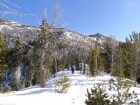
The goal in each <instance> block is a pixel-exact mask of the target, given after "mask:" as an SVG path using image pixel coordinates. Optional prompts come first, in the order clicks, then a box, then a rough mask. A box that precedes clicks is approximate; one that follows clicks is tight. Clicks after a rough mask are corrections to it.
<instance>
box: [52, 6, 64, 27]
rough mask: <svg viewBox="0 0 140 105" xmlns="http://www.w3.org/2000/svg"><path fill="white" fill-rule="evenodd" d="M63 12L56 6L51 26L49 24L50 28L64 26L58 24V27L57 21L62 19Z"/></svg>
mask: <svg viewBox="0 0 140 105" xmlns="http://www.w3.org/2000/svg"><path fill="white" fill-rule="evenodd" d="M63 12H64V10H63V9H62V8H61V6H60V5H59V4H57V5H56V6H55V7H54V9H53V21H52V24H51V26H50V27H51V28H53V27H58V26H59V27H60V26H62V25H64V24H65V23H63V24H59V25H58V21H59V20H60V19H61V18H62V16H63Z"/></svg>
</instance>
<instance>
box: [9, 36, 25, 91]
mask: <svg viewBox="0 0 140 105" xmlns="http://www.w3.org/2000/svg"><path fill="white" fill-rule="evenodd" d="M8 55H9V61H10V62H11V63H10V65H9V67H10V70H11V74H10V75H11V76H10V86H11V88H12V90H17V91H18V90H19V89H20V76H21V65H22V60H23V49H22V46H21V42H20V37H19V36H17V40H16V42H15V45H14V48H13V49H11V51H10V52H9V54H8Z"/></svg>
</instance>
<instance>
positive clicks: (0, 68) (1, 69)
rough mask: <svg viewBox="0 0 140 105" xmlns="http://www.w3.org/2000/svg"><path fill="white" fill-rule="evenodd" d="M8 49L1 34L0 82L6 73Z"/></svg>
mask: <svg viewBox="0 0 140 105" xmlns="http://www.w3.org/2000/svg"><path fill="white" fill-rule="evenodd" d="M8 52H9V48H7V47H6V42H5V41H4V38H3V35H2V33H0V80H1V79H2V77H3V76H4V75H5V73H6V70H5V69H6V67H7V65H8V61H7V53H8Z"/></svg>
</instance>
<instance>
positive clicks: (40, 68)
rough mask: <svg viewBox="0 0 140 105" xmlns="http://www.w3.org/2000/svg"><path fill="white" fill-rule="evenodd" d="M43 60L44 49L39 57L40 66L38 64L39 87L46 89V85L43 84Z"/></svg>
mask: <svg viewBox="0 0 140 105" xmlns="http://www.w3.org/2000/svg"><path fill="white" fill-rule="evenodd" d="M44 59H45V49H42V51H41V57H40V64H39V71H40V86H41V88H45V87H46V84H45V82H46V79H45V68H44Z"/></svg>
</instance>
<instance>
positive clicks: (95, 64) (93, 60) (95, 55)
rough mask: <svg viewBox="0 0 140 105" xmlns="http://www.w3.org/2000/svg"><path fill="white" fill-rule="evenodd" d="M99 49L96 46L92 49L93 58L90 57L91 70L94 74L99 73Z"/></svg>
mask: <svg viewBox="0 0 140 105" xmlns="http://www.w3.org/2000/svg"><path fill="white" fill-rule="evenodd" d="M99 54H100V52H99V49H98V48H94V49H93V50H92V51H91V59H90V65H89V66H90V72H91V75H92V76H94V75H95V74H98V57H99Z"/></svg>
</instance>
